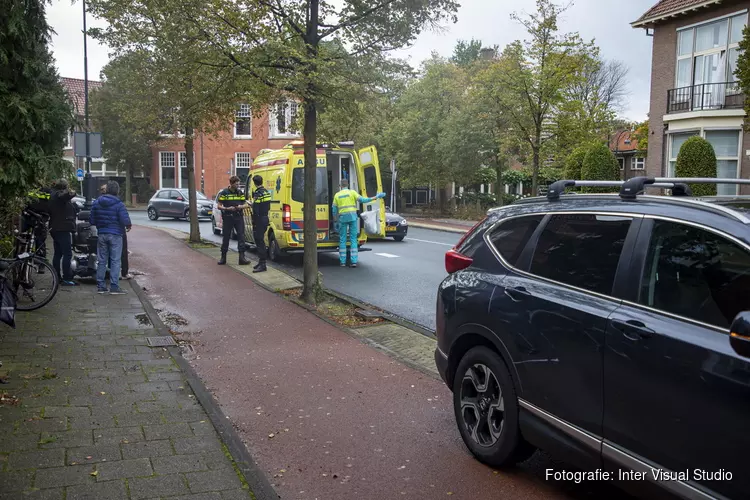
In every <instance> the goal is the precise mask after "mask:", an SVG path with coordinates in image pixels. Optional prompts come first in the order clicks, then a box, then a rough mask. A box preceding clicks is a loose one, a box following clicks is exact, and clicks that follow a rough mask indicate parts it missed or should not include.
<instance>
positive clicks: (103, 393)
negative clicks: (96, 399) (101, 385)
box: [99, 391, 107, 396]
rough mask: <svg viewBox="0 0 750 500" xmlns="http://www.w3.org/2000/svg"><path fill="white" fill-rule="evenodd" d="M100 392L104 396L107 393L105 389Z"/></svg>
mask: <svg viewBox="0 0 750 500" xmlns="http://www.w3.org/2000/svg"><path fill="white" fill-rule="evenodd" d="M99 394H101V395H102V396H104V395H105V394H107V393H106V392H104V391H102V392H100V393H99Z"/></svg>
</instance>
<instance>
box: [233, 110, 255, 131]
mask: <svg viewBox="0 0 750 500" xmlns="http://www.w3.org/2000/svg"><path fill="white" fill-rule="evenodd" d="M234 117H235V118H234V119H235V122H234V138H235V139H251V138H252V136H253V115H252V113H251V112H250V105H249V104H240V107H239V108H238V109H237V111H236V112H235V113H234Z"/></svg>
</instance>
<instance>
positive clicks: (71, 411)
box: [44, 406, 91, 418]
mask: <svg viewBox="0 0 750 500" xmlns="http://www.w3.org/2000/svg"><path fill="white" fill-rule="evenodd" d="M90 416H91V408H90V407H88V406H45V407H44V417H45V418H55V417H76V418H85V417H90Z"/></svg>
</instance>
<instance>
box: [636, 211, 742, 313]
mask: <svg viewBox="0 0 750 500" xmlns="http://www.w3.org/2000/svg"><path fill="white" fill-rule="evenodd" d="M748 290H750V253H749V252H748V251H747V250H746V249H744V248H742V247H741V246H739V245H737V244H736V243H734V242H732V241H730V240H728V239H726V238H722V237H721V236H719V235H717V234H715V233H712V232H710V231H706V230H703V229H699V228H697V227H693V226H688V225H686V224H679V223H676V222H668V221H662V220H656V221H654V229H653V232H652V233H651V241H650V243H649V248H648V254H647V257H646V265H645V267H644V269H643V277H642V280H641V288H640V293H639V297H638V302H639V303H640V304H643V305H645V306H648V307H652V308H655V309H659V310H662V311H665V312H668V313H672V314H676V315H678V316H683V317H686V318H690V319H693V320H696V321H700V322H702V323H708V324H710V325H715V326H718V327H721V328H729V326H730V325H731V323H732V320H733V319H734V317H735V316H736V315H737V313H739V312H742V311H747V310H750V294H748V293H747V291H748Z"/></svg>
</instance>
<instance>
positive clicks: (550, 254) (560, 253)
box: [530, 214, 632, 295]
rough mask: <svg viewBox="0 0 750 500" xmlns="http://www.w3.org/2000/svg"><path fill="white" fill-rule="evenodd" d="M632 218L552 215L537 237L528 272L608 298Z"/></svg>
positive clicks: (593, 215)
mask: <svg viewBox="0 0 750 500" xmlns="http://www.w3.org/2000/svg"><path fill="white" fill-rule="evenodd" d="M631 223H632V218H630V217H623V216H607V215H596V214H561V215H554V216H553V217H552V218H551V219H550V221H549V223H548V224H547V225H546V226H545V227H544V230H543V231H542V234H541V235H540V236H539V241H538V242H537V246H536V249H535V250H534V257H533V259H532V260H531V269H530V272H531V273H532V274H535V275H537V276H541V277H543V278H547V279H551V280H555V281H557V282H560V283H565V284H567V285H571V286H575V287H578V288H581V289H584V290H590V291H592V292H597V293H601V294H604V295H611V294H612V286H613V285H614V281H615V273H616V272H617V264H618V263H619V260H620V254H621V253H622V248H623V245H624V244H625V238H626V237H627V234H628V229H630V224H631Z"/></svg>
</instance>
